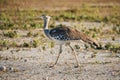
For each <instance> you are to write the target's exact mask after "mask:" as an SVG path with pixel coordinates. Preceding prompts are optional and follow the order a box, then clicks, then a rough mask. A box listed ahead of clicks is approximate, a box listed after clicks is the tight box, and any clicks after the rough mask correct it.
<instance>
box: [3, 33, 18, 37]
mask: <svg viewBox="0 0 120 80" xmlns="http://www.w3.org/2000/svg"><path fill="white" fill-rule="evenodd" d="M3 34H4V36H6V37H9V38H15V37H17V32H16V31H8V32H6V33H3Z"/></svg>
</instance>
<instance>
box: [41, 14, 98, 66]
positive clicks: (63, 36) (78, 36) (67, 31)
mask: <svg viewBox="0 0 120 80" xmlns="http://www.w3.org/2000/svg"><path fill="white" fill-rule="evenodd" d="M40 18H42V19H43V20H44V28H43V29H44V33H45V35H46V36H47V37H48V38H49V39H51V40H53V41H54V42H55V43H57V44H59V47H60V48H59V53H58V56H57V59H56V61H55V63H54V64H53V65H52V66H50V67H54V66H55V65H56V64H57V62H58V59H59V57H60V54H61V53H62V45H63V44H67V45H68V46H69V47H70V49H71V50H72V53H73V55H74V57H75V60H76V63H77V67H78V66H80V65H79V62H78V58H77V55H76V53H75V51H74V49H73V48H72V46H71V45H70V42H71V41H76V40H82V41H84V42H86V43H89V44H90V45H94V46H96V48H97V47H99V44H98V42H97V41H96V40H94V39H93V38H91V37H89V36H87V35H86V34H85V33H82V32H79V31H78V30H76V29H73V28H70V27H66V26H61V27H56V28H53V29H49V28H48V23H49V21H50V18H51V17H50V16H45V15H42V16H40Z"/></svg>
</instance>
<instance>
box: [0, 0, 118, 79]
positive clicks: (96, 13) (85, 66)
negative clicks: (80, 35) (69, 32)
mask: <svg viewBox="0 0 120 80" xmlns="http://www.w3.org/2000/svg"><path fill="white" fill-rule="evenodd" d="M42 14H45V15H50V16H52V19H51V21H50V24H49V27H50V28H54V27H55V26H56V25H61V26H62V25H66V26H71V27H74V28H76V29H78V30H79V31H82V32H84V33H86V34H87V35H89V36H91V37H93V38H94V39H96V40H98V42H99V43H100V44H101V47H102V49H98V50H94V49H92V48H90V47H89V46H87V45H84V43H81V42H72V43H71V45H72V47H73V48H74V49H75V51H76V53H77V55H78V58H79V63H80V65H81V67H79V68H75V67H74V66H75V64H76V63H75V59H74V56H73V55H72V54H71V53H72V51H71V50H70V49H69V47H67V46H63V53H62V54H61V56H60V59H59V61H58V64H57V65H56V66H55V68H49V66H50V65H51V64H52V63H54V61H55V59H56V56H57V54H58V45H55V44H54V43H53V42H52V41H50V40H48V39H47V38H46V37H45V35H44V33H43V30H42V27H43V21H42V20H36V17H38V16H40V15H42ZM2 68H3V69H2ZM56 79H58V80H120V1H119V0H106V1H105V0H91V1H89V0H74V1H73V0H69V1H68V0H57V1H56V0H51V2H49V0H42V1H41V0H29V1H28V0H12V1H7V0H1V1H0V80H56Z"/></svg>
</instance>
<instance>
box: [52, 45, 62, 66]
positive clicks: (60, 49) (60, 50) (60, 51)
mask: <svg viewBox="0 0 120 80" xmlns="http://www.w3.org/2000/svg"><path fill="white" fill-rule="evenodd" d="M61 53H62V45H60V48H59V53H58V56H57V59H56V61H55V63H54V64H53V65H52V66H50V67H54V66H55V65H56V64H57V62H58V59H59V57H60V54H61Z"/></svg>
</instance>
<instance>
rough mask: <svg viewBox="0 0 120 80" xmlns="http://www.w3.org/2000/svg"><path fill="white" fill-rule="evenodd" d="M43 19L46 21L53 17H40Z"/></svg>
mask: <svg viewBox="0 0 120 80" xmlns="http://www.w3.org/2000/svg"><path fill="white" fill-rule="evenodd" d="M40 18H41V19H44V20H49V19H50V18H51V17H50V16H46V15H42V16H40Z"/></svg>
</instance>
